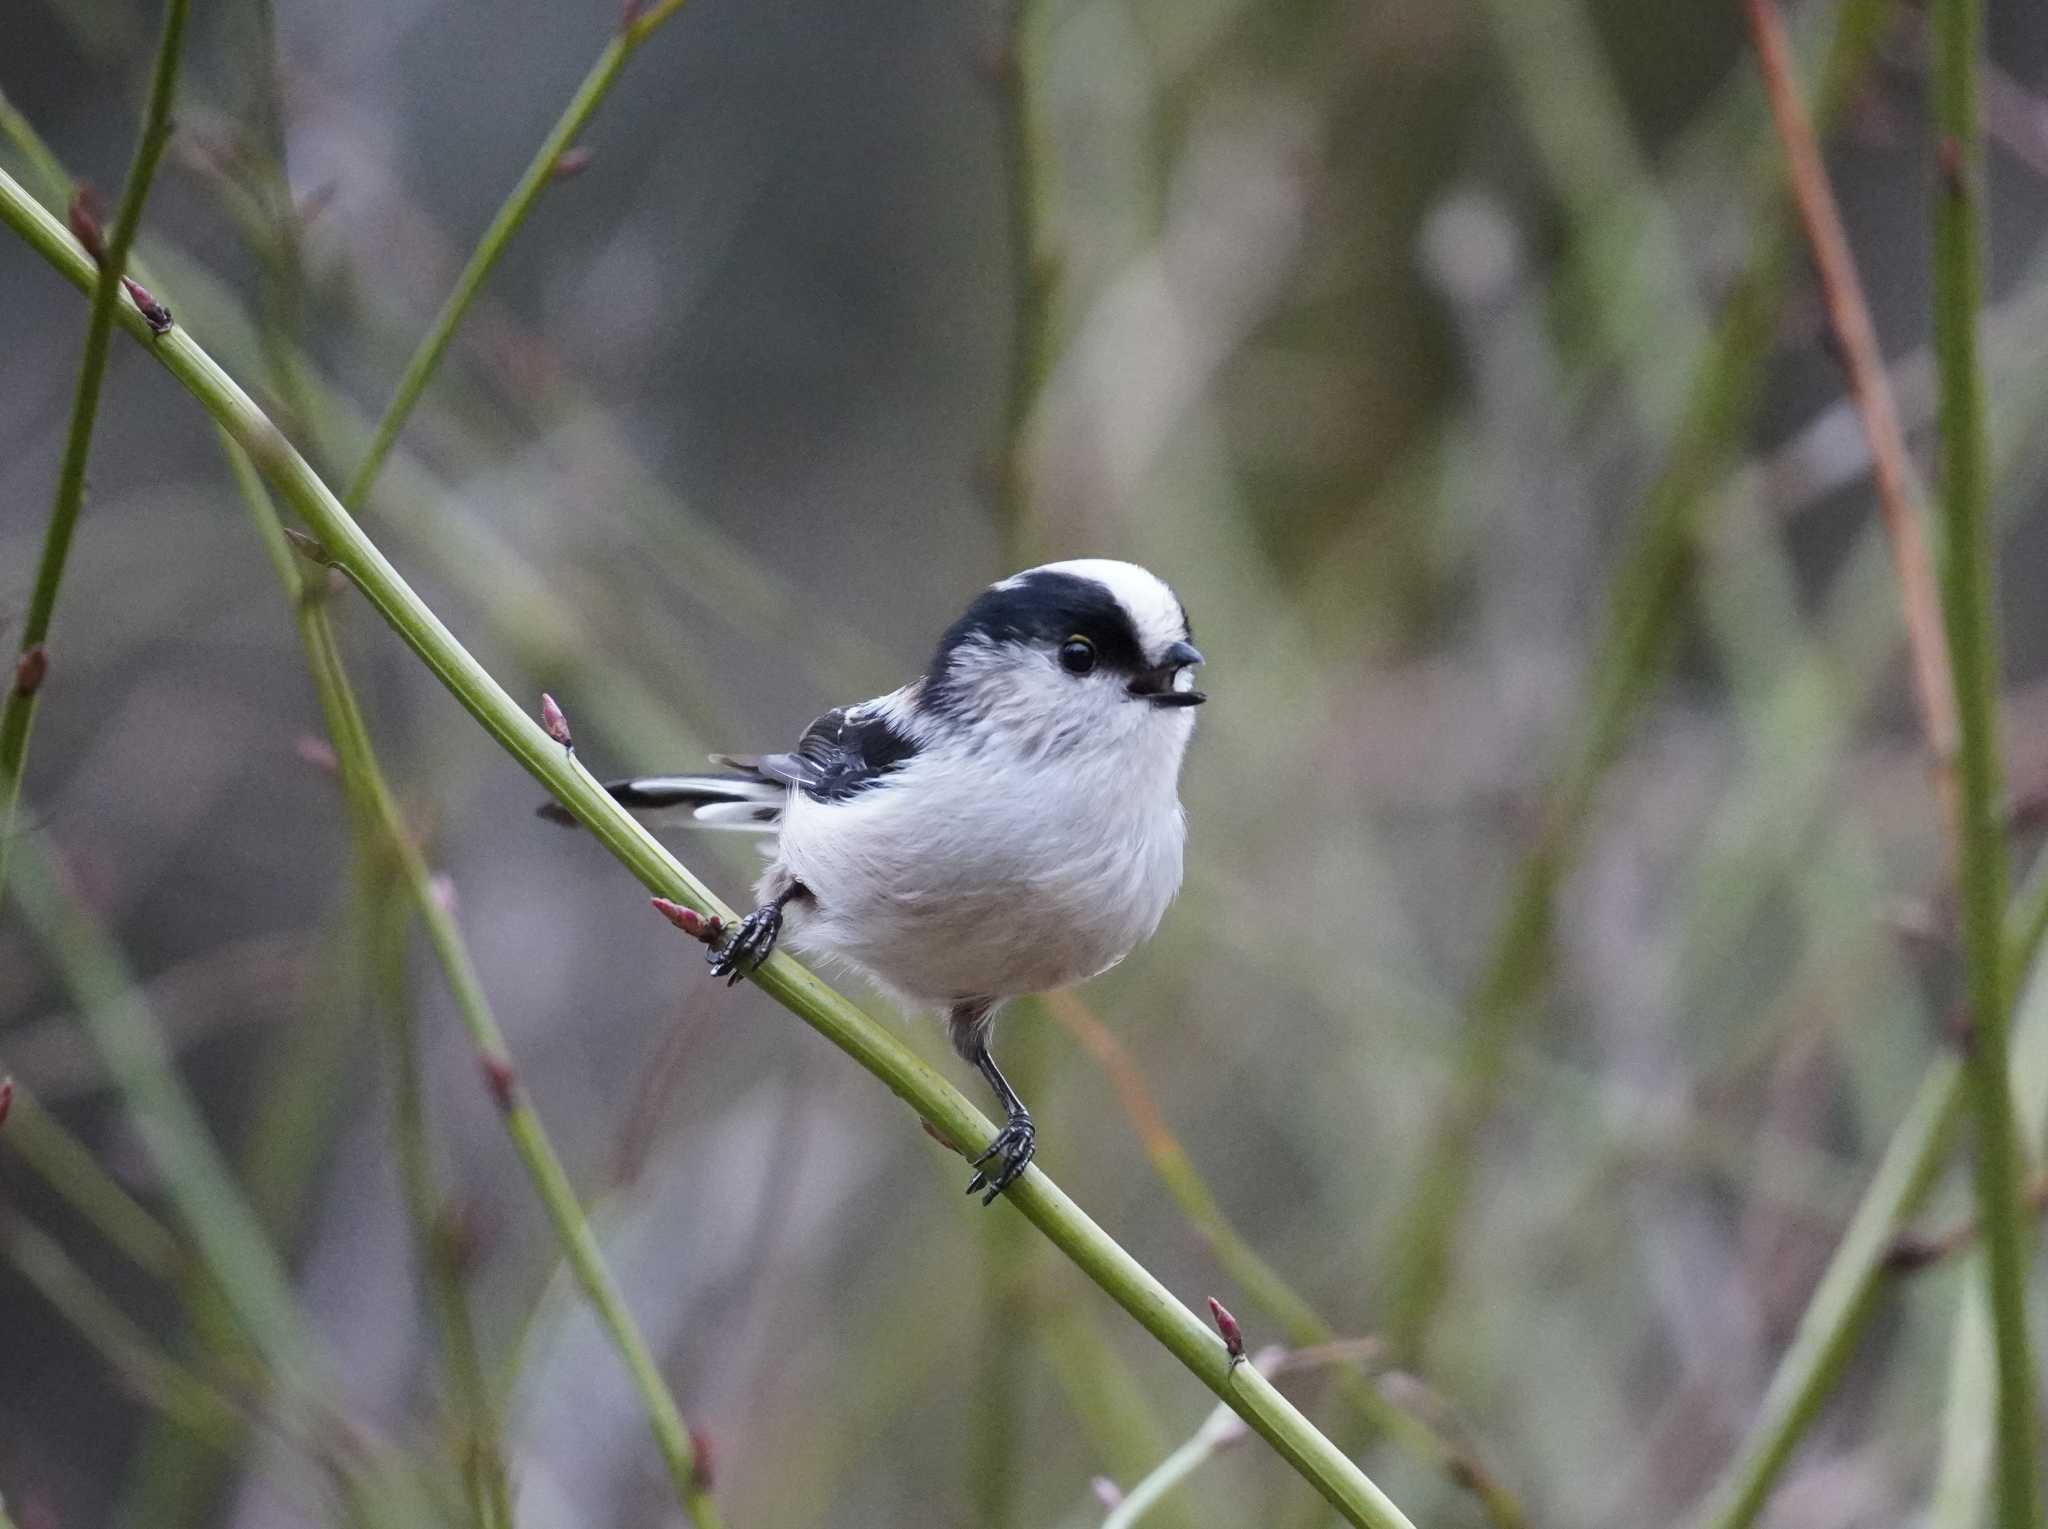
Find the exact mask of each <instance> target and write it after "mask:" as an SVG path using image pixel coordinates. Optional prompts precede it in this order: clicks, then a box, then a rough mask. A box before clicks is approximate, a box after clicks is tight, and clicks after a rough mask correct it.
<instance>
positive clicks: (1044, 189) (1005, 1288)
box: [966, 0, 1057, 1529]
mask: <svg viewBox="0 0 2048 1529" xmlns="http://www.w3.org/2000/svg"><path fill="white" fill-rule="evenodd" d="M998 46H999V55H998V62H997V65H996V69H995V82H994V83H995V96H996V107H997V114H998V117H999V119H1000V132H1001V138H1002V154H1003V165H1004V170H1005V175H1006V179H1007V185H1006V187H1005V200H1006V202H1007V204H1008V206H1007V213H1008V234H1009V246H1010V293H1011V317H1010V350H1009V367H1008V380H1007V384H1006V389H1005V398H1004V408H1003V436H1002V445H1001V447H1000V449H999V456H1000V460H999V461H998V463H997V468H996V471H997V484H996V505H995V509H996V531H997V536H998V540H999V543H1000V545H1001V548H1002V561H1003V571H1004V572H1005V573H1007V572H1009V571H1010V570H1012V569H1015V568H1020V567H1023V566H1025V565H1026V564H1027V563H1029V562H1030V561H1031V560H1032V559H1031V558H1030V556H1029V554H1028V552H1027V550H1026V549H1027V547H1028V546H1029V544H1030V539H1031V508H1032V506H1031V483H1030V478H1029V475H1028V470H1027V467H1026V460H1027V455H1028V443H1029V430H1030V424H1031V417H1032V414H1033V412H1034V411H1035V410H1036V408H1037V406H1038V398H1039V394H1040V393H1041V392H1042V391H1043V390H1044V386H1045V378H1046V373H1047V372H1048V370H1049V369H1050V367H1051V365H1052V358H1053V354H1054V344H1055V341H1054V335H1053V332H1052V322H1051V321H1052V311H1053V299H1054V291H1055V283H1056V281H1057V269H1056V266H1055V263H1054V260H1053V257H1052V254H1051V252H1050V251H1049V250H1048V249H1047V247H1046V240H1047V233H1046V229H1047V224H1048V220H1049V218H1050V215H1051V212H1052V186H1051V182H1050V172H1051V153H1050V146H1049V145H1048V144H1047V142H1046V139H1045V132H1044V124H1043V122H1042V121H1041V120H1040V117H1041V112H1042V105H1041V102H1042V94H1041V86H1042V83H1043V73H1044V70H1043V51H1044V7H1043V6H1042V5H1041V4H1040V3H1039V0H1008V3H1007V5H1006V7H1005V12H1004V36H1003V38H1002V41H1001V43H1000V44H999V45H998ZM1012 1017H1013V1018H1022V1019H1023V1020H1024V1022H1023V1023H1016V1024H1011V1025H1010V1026H1009V1027H1008V1035H1009V1039H1008V1041H1007V1042H1006V1043H1005V1047H1004V1051H1003V1063H1004V1066H1005V1067H1006V1068H1007V1069H1008V1070H1009V1074H1010V1077H1011V1079H1012V1080H1013V1082H1014V1083H1015V1085H1016V1087H1017V1088H1018V1089H1019V1090H1020V1091H1021V1092H1022V1094H1023V1095H1024V1097H1026V1098H1036V1097H1038V1090H1039V1089H1040V1088H1041V1087H1042V1086H1043V1085H1044V1079H1045V1073H1046V1068H1045V1067H1044V1065H1043V1064H1044V1062H1045V1061H1046V1059H1047V1050H1046V1047H1045V1045H1044V1032H1043V1027H1042V1026H1040V1025H1037V1024H1033V1023H1030V1021H1031V1020H1033V1019H1036V1018H1037V1016H1036V1015H1029V1016H1019V1015H1017V1014H1016V1013H1015V1006H1013V1016H1012ZM978 1230H979V1232H980V1240H981V1247H982V1257H983V1261H984V1263H985V1265H986V1269H985V1272H984V1274H983V1276H982V1280H981V1288H982V1307H983V1311H984V1313H985V1317H984V1320H983V1322H982V1330H981V1342H980V1356H979V1360H980V1362H979V1365H978V1366H977V1369H978V1374H977V1377H976V1387H975V1389H976V1400H975V1405H974V1409H973V1413H972V1434H971V1437H970V1439H969V1443H968V1448H967V1453H966V1467H967V1498H968V1501H969V1502H971V1503H972V1504H973V1505H974V1509H975V1522H976V1523H977V1524H980V1525H983V1526H985V1529H1008V1526H1009V1525H1011V1524H1014V1523H1016V1522H1017V1518H1018V1513H1017V1488H1018V1486H1019V1484H1020V1483H1021V1481H1022V1480H1023V1477H1024V1472H1023V1471H1022V1470H1021V1469H1020V1468H1019V1467H1020V1463H1021V1461H1022V1459H1023V1458H1024V1457H1025V1450H1026V1448H1027V1447H1028V1437H1027V1423H1026V1420H1027V1419H1028V1418H1030V1417H1031V1416H1032V1415H1033V1414H1034V1412H1035V1411H1036V1410H1037V1409H1035V1408H1033V1407H1031V1406H1030V1405H1029V1404H1028V1399H1027V1398H1028V1388H1029V1385H1030V1373H1029V1372H1030V1364H1029V1359H1030V1352H1031V1333H1032V1328H1033V1326H1034V1325H1035V1323H1036V1322H1037V1321H1038V1318H1039V1312H1038V1309H1037V1306H1038V1303H1037V1301H1036V1299H1035V1279H1034V1275H1035V1273H1036V1270H1037V1265H1038V1257H1037V1254H1038V1247H1037V1239H1035V1238H1034V1237H1032V1236H1031V1233H1030V1229H1029V1227H1028V1226H1027V1225H1026V1224H1025V1223H1024V1222H1023V1221H1022V1220H1021V1219H1020V1218H1018V1217H1015V1216H997V1217H991V1218H987V1219H986V1220H985V1222H984V1224H983V1225H982V1226H981V1227H980V1228H978Z"/></svg>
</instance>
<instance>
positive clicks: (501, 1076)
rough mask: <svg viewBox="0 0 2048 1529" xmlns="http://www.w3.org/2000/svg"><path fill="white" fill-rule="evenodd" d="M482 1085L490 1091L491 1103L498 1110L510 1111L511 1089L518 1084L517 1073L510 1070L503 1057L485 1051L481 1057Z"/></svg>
mask: <svg viewBox="0 0 2048 1529" xmlns="http://www.w3.org/2000/svg"><path fill="white" fill-rule="evenodd" d="M482 1066H483V1071H484V1087H485V1088H488V1089H489V1090H490V1091H491V1103H493V1104H495V1105H496V1106H497V1107H498V1108H499V1110H501V1111H504V1112H508V1113H509V1112H510V1110H511V1108H512V1091H513V1090H514V1089H516V1088H517V1087H518V1086H519V1078H518V1075H517V1074H515V1073H514V1072H513V1071H512V1064H511V1063H510V1062H508V1061H506V1060H505V1059H504V1058H503V1057H500V1056H492V1055H491V1054H490V1053H488V1052H486V1053H485V1054H484V1056H483V1059H482Z"/></svg>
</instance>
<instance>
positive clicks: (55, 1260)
mask: <svg viewBox="0 0 2048 1529" xmlns="http://www.w3.org/2000/svg"><path fill="white" fill-rule="evenodd" d="M0 1246H4V1247H5V1250H6V1256H7V1261H8V1262H9V1263H11V1264H12V1265H13V1266H14V1269H15V1272H16V1273H18V1274H20V1275H21V1277H22V1278H23V1279H24V1280H26V1281H27V1282H28V1283H29V1284H30V1285H32V1286H34V1287H35V1289H36V1291H37V1292H38V1293H39V1294H41V1296H42V1297H43V1299H44V1300H46V1301H48V1302H49V1303H50V1305H51V1306H52V1307H53V1308H54V1309H55V1310H56V1311H57V1313H58V1315H60V1316H62V1317H63V1318H64V1320H65V1321H67V1322H69V1323H70V1324H71V1325H72V1327H74V1328H76V1329H77V1331H78V1333H79V1335H80V1336H82V1337H83V1338H84V1339H85V1341H86V1342H87V1343H89V1344H91V1345H92V1346H93V1348H94V1349H96V1350H97V1351H98V1352H99V1355H100V1357H101V1358H103V1359H105V1360H106V1361H107V1363H108V1364H109V1365H111V1366H112V1367H113V1368H114V1370H115V1371H116V1372H118V1373H119V1374H120V1375H121V1377H122V1378H123V1379H124V1380H125V1381H126V1382H127V1384H128V1385H129V1386H130V1387H131V1388H132V1389H133V1390H134V1392H135V1394H136V1395H138V1396H140V1397H142V1398H143V1400H145V1401H146V1402H148V1403H149V1405H150V1406H151V1407H153V1408H155V1409H156V1410H157V1411H159V1412H161V1413H162V1414H163V1415H164V1416H165V1417H167V1418H169V1419H170V1420H171V1421H172V1422H174V1423H175V1424H176V1425H177V1426H178V1427H179V1428H181V1429H183V1430H184V1431H186V1432H188V1433H190V1434H192V1435H193V1436H194V1437H195V1438H198V1439H199V1440H201V1441H202V1442H204V1443H206V1444H208V1445H210V1446H211V1447H213V1448H215V1449H227V1448H229V1447H230V1446H231V1444H232V1441H234V1440H236V1439H238V1438H240V1437H241V1432H242V1415H241V1412H240V1410H239V1409H237V1408H236V1407H235V1405H234V1404H233V1403H232V1402H230V1401H229V1400H228V1399H227V1397H226V1396H224V1395H223V1394H222V1393H221V1392H220V1391H219V1390H218V1389H217V1388H216V1387H214V1386H213V1385H212V1384H211V1383H210V1382H208V1381H206V1380H204V1379H203V1378H201V1377H200V1376H199V1375H197V1374H195V1373H194V1372H193V1371H192V1370H190V1369H188V1368H187V1367H186V1366H184V1365H182V1364H180V1363H178V1362H177V1361H176V1360H175V1359H173V1358H171V1357H170V1355H168V1354H166V1353H164V1352H163V1351H162V1350H161V1349H160V1348H158V1347H157V1345H156V1342H155V1341H154V1340H153V1339H152V1338H151V1337H150V1335H149V1334H148V1333H146V1332H145V1331H143V1329H142V1328H141V1327H140V1326H138V1325H137V1324H136V1322H135V1321H134V1319H133V1318H131V1317H130V1316H129V1315H128V1314H127V1313H126V1312H125V1311H123V1310H122V1309H121V1307H120V1306H119V1305H118V1304H117V1303H116V1302H115V1301H114V1300H113V1299H112V1297H110V1296H108V1295H107V1294H106V1293H105V1292H104V1291H102V1290H100V1289H99V1288H98V1287H97V1286H95V1285H94V1284H93V1283H92V1280H91V1278H90V1277H89V1276H88V1275H87V1274H86V1272H85V1271H84V1270H83V1269H81V1268H79V1267H78V1265H77V1264H76V1263H75V1262H73V1261H72V1259H71V1257H70V1255H69V1254H67V1253H66V1252H65V1251H64V1250H63V1248H62V1247H60V1246H59V1245H58V1244H57V1242H56V1240H55V1239H54V1238H52V1237H50V1236H48V1235H47V1234H45V1233H44V1232H42V1231H40V1230H38V1229H37V1228H35V1227H33V1226H30V1225H29V1224H28V1223H27V1222H25V1221H21V1220H18V1219H17V1220H15V1221H12V1222H10V1223H9V1224H8V1226H7V1227H6V1229H5V1231H4V1233H0Z"/></svg>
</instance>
